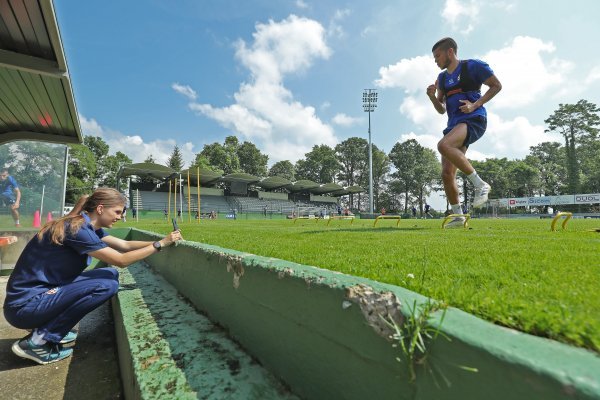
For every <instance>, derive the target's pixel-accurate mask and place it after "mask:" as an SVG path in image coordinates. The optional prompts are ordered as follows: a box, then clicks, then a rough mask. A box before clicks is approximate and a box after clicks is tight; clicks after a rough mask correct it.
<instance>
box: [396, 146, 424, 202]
mask: <svg viewBox="0 0 600 400" xmlns="http://www.w3.org/2000/svg"><path fill="white" fill-rule="evenodd" d="M422 149H423V146H421V145H420V144H419V143H418V142H417V141H416V140H414V139H409V140H407V141H405V142H402V143H400V142H398V143H396V144H395V145H394V147H392V150H391V151H390V154H389V157H390V160H391V161H392V164H393V165H394V167H396V172H394V173H393V174H392V178H394V180H395V183H394V185H393V186H392V188H393V189H394V190H396V191H398V192H397V193H398V194H402V196H403V198H404V212H405V213H406V212H408V203H409V201H410V200H411V198H412V197H413V193H415V192H416V191H417V179H416V175H417V171H416V169H417V164H418V163H419V161H420V160H419V156H420V155H421V153H422Z"/></svg>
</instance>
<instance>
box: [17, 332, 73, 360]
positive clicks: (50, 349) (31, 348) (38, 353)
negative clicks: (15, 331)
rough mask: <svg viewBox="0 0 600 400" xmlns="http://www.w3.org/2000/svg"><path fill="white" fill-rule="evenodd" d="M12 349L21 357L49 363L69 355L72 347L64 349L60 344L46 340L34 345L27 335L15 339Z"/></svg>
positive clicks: (71, 352)
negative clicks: (43, 342)
mask: <svg viewBox="0 0 600 400" xmlns="http://www.w3.org/2000/svg"><path fill="white" fill-rule="evenodd" d="M12 351H13V353H15V354H16V355H18V356H19V357H22V358H28V359H30V360H32V361H35V362H36V363H38V364H50V363H53V362H57V361H60V360H64V359H65V358H67V357H69V356H71V354H73V349H65V348H63V347H62V345H60V344H56V343H50V342H46V343H45V344H43V345H40V346H36V345H35V344H33V342H32V341H31V339H30V338H29V337H25V338H23V339H21V340H17V341H16V342H15V343H14V344H13V345H12Z"/></svg>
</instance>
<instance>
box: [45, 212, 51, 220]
mask: <svg viewBox="0 0 600 400" xmlns="http://www.w3.org/2000/svg"><path fill="white" fill-rule="evenodd" d="M50 221H52V213H51V212H48V216H47V217H46V222H50Z"/></svg>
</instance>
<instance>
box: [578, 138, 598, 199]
mask: <svg viewBox="0 0 600 400" xmlns="http://www.w3.org/2000/svg"><path fill="white" fill-rule="evenodd" d="M579 154H580V156H581V170H582V171H583V172H584V174H583V181H582V182H581V186H582V188H581V189H582V192H584V193H600V140H599V139H594V140H589V141H587V143H586V144H585V145H583V146H582V147H581V149H580V152H579Z"/></svg>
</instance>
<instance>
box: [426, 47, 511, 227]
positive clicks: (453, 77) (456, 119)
mask: <svg viewBox="0 0 600 400" xmlns="http://www.w3.org/2000/svg"><path fill="white" fill-rule="evenodd" d="M431 51H432V52H433V58H434V60H435V63H436V64H437V66H438V67H440V69H442V70H443V71H442V72H441V73H440V74H439V75H438V78H437V80H436V82H435V84H433V85H429V86H428V87H427V96H428V97H429V99H430V100H431V103H432V104H433V107H434V108H435V109H436V111H437V112H439V113H440V114H444V113H445V112H448V126H447V128H446V129H444V132H443V133H444V137H443V138H442V140H440V141H439V143H438V150H439V152H440V154H441V155H442V180H443V182H444V191H445V192H446V197H447V199H448V201H449V203H450V206H451V207H452V213H453V214H462V209H461V204H460V200H459V191H458V185H457V184H456V171H457V169H460V170H461V171H462V172H463V173H464V174H465V175H467V177H468V178H469V180H470V181H471V183H473V185H474V186H475V197H474V199H473V207H481V206H482V205H484V204H485V202H486V201H487V199H488V194H489V192H490V190H491V189H492V188H491V186H490V185H489V184H487V183H486V182H484V181H483V180H482V179H481V178H480V177H479V175H477V172H476V171H475V169H474V168H473V166H472V165H471V163H470V162H469V160H468V159H467V157H466V156H465V153H466V152H467V149H468V148H469V145H471V144H472V143H475V142H476V141H477V140H478V139H479V138H481V137H482V136H483V134H484V133H485V129H486V127H487V112H486V110H485V108H484V107H483V105H484V104H485V103H487V102H488V101H490V100H491V99H492V98H493V97H494V96H495V95H496V94H497V93H498V92H499V91H500V90H501V89H502V84H501V83H500V81H499V80H498V78H497V77H496V76H495V75H494V71H492V69H491V68H490V67H489V66H488V65H487V64H486V63H485V62H483V61H480V60H462V61H461V60H459V59H458V56H457V54H458V53H457V52H458V46H457V44H456V42H455V41H454V39H452V38H444V39H441V40H439V41H438V42H437V43H436V44H435V45H433V48H432V49H431ZM482 84H483V85H486V86H487V87H488V89H487V91H486V92H485V93H484V94H483V95H482V94H481V90H480V89H481V85H482ZM436 92H437V93H436ZM463 224H464V217H456V218H454V219H453V220H452V221H450V222H449V223H448V224H446V227H448V228H454V227H462V226H463Z"/></svg>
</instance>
